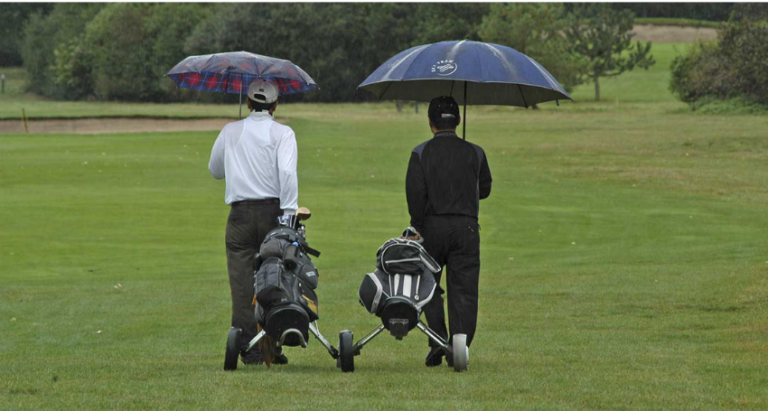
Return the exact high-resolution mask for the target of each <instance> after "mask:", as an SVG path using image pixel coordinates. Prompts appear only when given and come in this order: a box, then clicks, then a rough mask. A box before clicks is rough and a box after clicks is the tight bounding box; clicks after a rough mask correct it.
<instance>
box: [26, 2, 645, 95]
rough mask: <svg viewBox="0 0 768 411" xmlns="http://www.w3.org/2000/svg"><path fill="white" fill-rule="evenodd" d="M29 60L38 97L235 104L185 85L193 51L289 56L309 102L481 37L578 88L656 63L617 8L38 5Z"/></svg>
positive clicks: (29, 29)
mask: <svg viewBox="0 0 768 411" xmlns="http://www.w3.org/2000/svg"><path fill="white" fill-rule="evenodd" d="M26 12H27V14H28V16H27V18H26V23H25V24H24V25H23V27H22V28H21V29H20V30H18V31H20V37H19V41H18V48H19V54H20V56H21V59H22V60H23V64H24V67H25V68H26V70H27V72H28V74H29V78H30V79H31V81H30V87H31V89H32V91H34V92H36V93H38V94H41V95H44V96H48V97H52V98H55V99H66V100H81V99H94V100H123V101H189V100H196V101H234V100H236V98H237V97H236V96H226V95H222V94H218V93H201V92H198V91H191V90H185V89H178V88H177V87H176V85H175V84H174V83H173V82H172V81H170V80H169V79H167V78H165V77H164V74H165V73H166V72H167V71H168V70H170V68H171V67H173V66H174V65H175V64H176V63H178V62H179V61H181V60H182V59H183V58H184V57H186V56H189V55H198V54H208V53H215V52H223V51H237V50H246V51H251V52H254V53H257V54H263V55H269V56H274V57H279V58H284V59H289V60H291V61H293V62H294V63H296V64H298V65H299V66H301V67H302V68H303V69H304V70H306V71H307V72H308V73H309V74H310V75H311V76H312V77H313V78H314V79H315V81H317V83H318V84H319V85H320V89H319V90H318V91H314V92H312V93H303V94H301V95H298V96H291V97H290V99H294V100H296V99H300V100H304V101H325V102H335V101H351V100H360V99H366V98H368V96H367V95H366V94H365V93H361V92H356V87H357V85H358V84H359V83H360V82H361V81H362V80H363V79H365V77H366V76H367V75H368V74H369V73H371V72H372V71H373V70H374V69H375V68H376V67H378V65H380V64H381V63H383V62H384V61H386V59H388V58H389V57H391V56H393V55H395V54H396V53H398V52H399V51H402V50H404V49H406V48H408V47H411V46H415V45H419V44H426V43H433V42H437V41H443V40H455V39H469V40H477V41H488V42H494V43H499V44H503V45H506V46H510V47H513V48H515V49H517V50H519V51H521V52H523V53H525V54H527V55H529V56H531V57H532V58H534V59H536V60H537V61H539V62H540V63H541V64H542V65H543V66H544V67H546V68H547V69H548V70H549V71H550V72H552V74H553V75H554V76H555V77H556V78H557V79H558V80H559V81H560V82H561V83H562V84H563V86H564V87H565V88H566V89H567V90H570V89H572V88H573V87H574V86H576V85H578V84H580V83H582V82H585V81H589V82H593V83H594V84H595V90H596V97H598V98H599V79H600V78H602V77H606V76H612V75H618V74H620V73H621V72H623V71H626V70H631V69H633V68H635V67H641V68H647V67H648V66H650V65H651V64H653V63H654V62H653V58H652V57H651V55H650V47H651V46H650V44H643V45H640V44H636V43H633V42H632V41H631V34H630V30H631V28H632V22H633V18H634V13H633V12H632V11H629V10H626V9H620V8H617V7H616V5H610V4H560V3H542V4H525V3H508V4H499V3H496V4H487V3H486V4H483V3H423V4H413V3H378V4H368V3H345V4H338V3H328V4H307V3H294V4H275V3H247V4H190V3H171V4H154V3H153V4H149V3H111V4H100V3H80V4H77V3H75V4H72V3H57V4H55V5H42V6H37V9H34V8H27V9H26Z"/></svg>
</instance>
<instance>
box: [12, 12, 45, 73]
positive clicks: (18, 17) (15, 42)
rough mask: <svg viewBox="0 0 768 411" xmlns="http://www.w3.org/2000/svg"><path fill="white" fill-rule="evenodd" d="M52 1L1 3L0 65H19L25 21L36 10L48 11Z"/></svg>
mask: <svg viewBox="0 0 768 411" xmlns="http://www.w3.org/2000/svg"><path fill="white" fill-rule="evenodd" d="M52 8H53V4H50V3H0V19H1V21H2V24H0V67H8V66H19V65H21V63H22V60H21V50H20V49H21V47H20V43H21V37H22V29H23V27H24V23H25V22H26V21H27V19H28V18H29V16H30V15H31V14H33V13H35V12H39V13H46V12H48V11H50V10H51V9H52Z"/></svg>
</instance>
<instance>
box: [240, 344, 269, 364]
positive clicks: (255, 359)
mask: <svg viewBox="0 0 768 411" xmlns="http://www.w3.org/2000/svg"><path fill="white" fill-rule="evenodd" d="M247 347H248V345H247V343H246V344H243V345H242V349H241V350H240V360H241V361H242V362H243V364H245V365H259V364H263V363H264V358H263V357H262V355H261V349H259V346H258V344H257V345H254V346H253V348H251V350H250V351H245V349H246V348H247Z"/></svg>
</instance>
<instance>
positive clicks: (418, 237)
mask: <svg viewBox="0 0 768 411" xmlns="http://www.w3.org/2000/svg"><path fill="white" fill-rule="evenodd" d="M400 238H404V239H406V240H411V241H416V242H419V240H421V234H416V235H412V236H410V237H406V236H402V237H400Z"/></svg>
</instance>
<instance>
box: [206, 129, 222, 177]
mask: <svg viewBox="0 0 768 411" xmlns="http://www.w3.org/2000/svg"><path fill="white" fill-rule="evenodd" d="M208 171H210V172H211V175H212V176H213V178H215V179H217V180H221V179H222V178H224V130H221V133H219V137H217V138H216V142H215V143H213V149H212V150H211V161H209V162H208Z"/></svg>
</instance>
